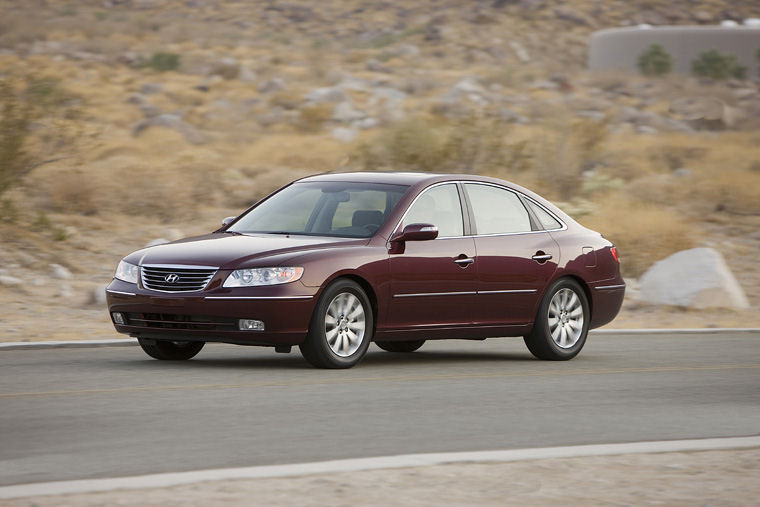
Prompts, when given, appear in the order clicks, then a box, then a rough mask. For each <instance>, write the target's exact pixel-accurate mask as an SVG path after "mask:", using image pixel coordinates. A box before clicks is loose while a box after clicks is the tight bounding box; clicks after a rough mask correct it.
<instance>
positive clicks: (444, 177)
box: [298, 171, 513, 185]
mask: <svg viewBox="0 0 760 507" xmlns="http://www.w3.org/2000/svg"><path fill="white" fill-rule="evenodd" d="M450 180H451V181H486V182H489V181H490V182H494V183H501V184H504V183H506V184H509V185H513V183H511V182H508V181H503V180H497V179H495V178H489V177H487V176H478V175H475V174H448V173H422V172H393V171H385V172H384V171H366V172H345V173H339V172H335V173H324V174H317V175H314V176H307V177H305V178H302V179H300V180H298V181H342V182H356V183H388V184H395V185H417V184H420V183H436V182H439V181H450Z"/></svg>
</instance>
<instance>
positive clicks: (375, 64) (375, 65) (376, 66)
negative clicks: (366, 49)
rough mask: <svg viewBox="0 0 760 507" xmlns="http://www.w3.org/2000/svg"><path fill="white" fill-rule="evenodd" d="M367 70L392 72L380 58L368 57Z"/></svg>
mask: <svg viewBox="0 0 760 507" xmlns="http://www.w3.org/2000/svg"><path fill="white" fill-rule="evenodd" d="M367 70H368V71H370V72H385V73H390V72H392V70H391V68H390V67H388V66H387V65H383V64H382V62H381V61H380V60H378V59H377V58H370V59H369V60H367Z"/></svg>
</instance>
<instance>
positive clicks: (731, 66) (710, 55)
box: [691, 49, 747, 79]
mask: <svg viewBox="0 0 760 507" xmlns="http://www.w3.org/2000/svg"><path fill="white" fill-rule="evenodd" d="M691 71H692V73H693V74H694V75H695V76H699V77H709V78H712V79H729V78H736V79H744V77H745V76H746V74H747V68H746V67H744V66H743V65H740V64H739V63H738V62H737V61H736V57H735V56H734V55H724V54H722V53H720V52H719V51H718V50H717V49H710V50H709V51H703V52H701V53H700V54H699V57H698V58H697V59H696V60H694V61H693V62H692V63H691Z"/></svg>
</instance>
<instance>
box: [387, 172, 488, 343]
mask: <svg viewBox="0 0 760 507" xmlns="http://www.w3.org/2000/svg"><path fill="white" fill-rule="evenodd" d="M413 223H429V224H433V225H435V226H436V227H438V237H437V238H436V239H433V240H428V241H407V242H405V244H404V248H403V252H397V253H393V252H391V253H390V255H389V261H390V275H391V302H390V312H389V323H388V327H389V328H391V329H400V328H412V329H422V328H437V327H452V326H462V325H470V324H471V323H472V312H473V311H474V308H475V304H476V288H475V285H476V279H477V271H476V267H475V266H474V256H475V241H474V239H473V238H472V237H469V236H468V237H465V235H464V233H465V220H464V211H463V206H462V199H461V196H460V191H459V189H458V186H457V184H456V183H444V184H437V185H433V186H431V187H428V188H427V189H425V190H423V191H422V192H421V193H420V195H419V196H418V197H417V198H416V199H415V200H414V201H413V202H412V204H411V205H410V206H409V209H408V210H407V212H406V214H405V215H404V218H402V220H401V222H400V223H399V225H398V227H397V230H398V231H400V230H403V228H404V227H405V226H406V225H409V224H413Z"/></svg>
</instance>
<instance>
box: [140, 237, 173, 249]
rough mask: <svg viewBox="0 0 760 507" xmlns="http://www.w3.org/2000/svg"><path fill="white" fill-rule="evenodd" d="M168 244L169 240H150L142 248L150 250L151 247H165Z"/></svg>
mask: <svg viewBox="0 0 760 507" xmlns="http://www.w3.org/2000/svg"><path fill="white" fill-rule="evenodd" d="M168 242H169V240H168V239H166V238H156V239H152V240H150V241H148V242H147V243H146V244H145V247H144V248H150V247H152V246H158V245H165V244H166V243H168Z"/></svg>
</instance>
